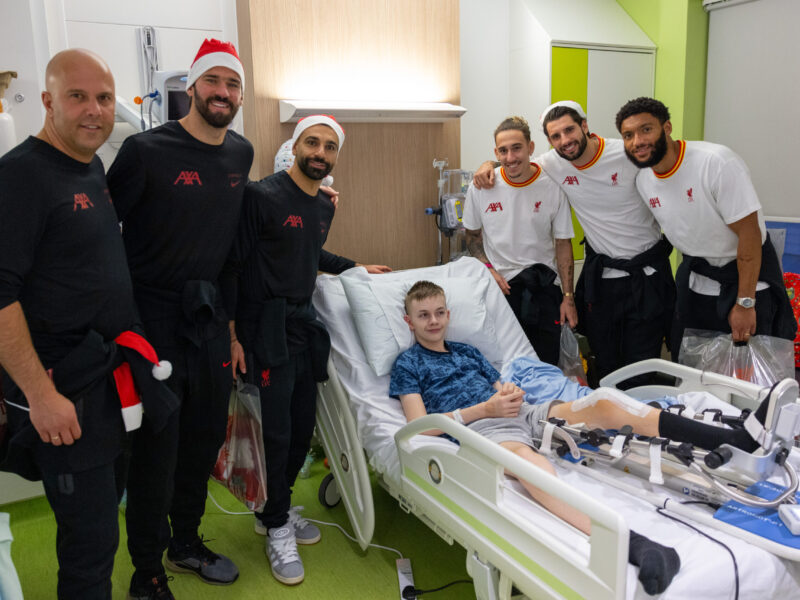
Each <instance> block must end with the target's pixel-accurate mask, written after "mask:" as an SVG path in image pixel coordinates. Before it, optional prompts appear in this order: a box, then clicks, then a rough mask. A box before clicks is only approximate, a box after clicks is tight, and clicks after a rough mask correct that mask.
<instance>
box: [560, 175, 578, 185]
mask: <svg viewBox="0 0 800 600" xmlns="http://www.w3.org/2000/svg"><path fill="white" fill-rule="evenodd" d="M561 185H580V183H578V176H577V175H567V176H566V177H565V178H564V181H563V182H561Z"/></svg>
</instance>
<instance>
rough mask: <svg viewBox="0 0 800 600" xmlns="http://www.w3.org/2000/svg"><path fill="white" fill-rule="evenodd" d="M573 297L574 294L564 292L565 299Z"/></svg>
mask: <svg viewBox="0 0 800 600" xmlns="http://www.w3.org/2000/svg"><path fill="white" fill-rule="evenodd" d="M572 295H573V293H572V292H564V298H569V297H570V296H572Z"/></svg>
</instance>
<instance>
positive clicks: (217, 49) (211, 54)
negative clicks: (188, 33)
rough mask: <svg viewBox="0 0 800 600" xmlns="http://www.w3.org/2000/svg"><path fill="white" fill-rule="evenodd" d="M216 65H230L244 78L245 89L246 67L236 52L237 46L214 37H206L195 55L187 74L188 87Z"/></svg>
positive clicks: (229, 66)
mask: <svg viewBox="0 0 800 600" xmlns="http://www.w3.org/2000/svg"><path fill="white" fill-rule="evenodd" d="M214 67H228V68H229V69H230V70H231V71H234V72H235V73H236V74H237V75H238V76H239V79H241V80H242V89H244V68H243V67H242V61H241V60H239V55H238V54H237V53H236V48H235V47H234V45H233V44H231V43H230V42H221V41H220V40H214V39H211V40H209V39H206V40H205V41H204V42H203V45H202V46H200V50H198V51H197V56H195V57H194V62H193V63H192V66H191V67H190V68H189V74H188V75H187V76H186V89H187V90H188V89H189V88H190V87H192V84H193V83H194V82H195V81H197V79H198V78H199V77H200V76H201V75H202V74H203V73H205V72H206V71H208V70H209V69H213V68H214Z"/></svg>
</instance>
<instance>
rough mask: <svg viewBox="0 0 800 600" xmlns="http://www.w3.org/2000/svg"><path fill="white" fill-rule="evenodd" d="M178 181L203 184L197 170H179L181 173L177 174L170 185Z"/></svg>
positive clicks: (188, 183)
mask: <svg viewBox="0 0 800 600" xmlns="http://www.w3.org/2000/svg"><path fill="white" fill-rule="evenodd" d="M178 182H181V183H183V185H194V184H195V183H197V185H203V182H202V181H200V175H198V173H197V171H181V174H180V175H178V178H177V179H176V180H175V183H173V184H172V185H178Z"/></svg>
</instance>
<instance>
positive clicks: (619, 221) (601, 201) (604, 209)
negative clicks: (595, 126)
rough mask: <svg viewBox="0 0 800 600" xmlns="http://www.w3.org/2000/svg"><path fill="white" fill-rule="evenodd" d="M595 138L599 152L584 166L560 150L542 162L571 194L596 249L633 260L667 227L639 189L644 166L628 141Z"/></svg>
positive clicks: (612, 255)
mask: <svg viewBox="0 0 800 600" xmlns="http://www.w3.org/2000/svg"><path fill="white" fill-rule="evenodd" d="M592 137H594V138H595V139H597V141H598V143H599V145H598V149H597V153H596V154H595V155H594V157H593V158H592V159H591V160H590V161H589V162H588V163H586V164H585V165H584V166H582V167H576V166H575V165H573V164H572V163H571V162H570V161H568V160H566V159H564V158H562V157H561V156H559V155H558V153H557V152H556V151H555V150H550V151H549V152H547V153H545V154H543V155H542V156H540V157H538V158H537V159H536V160H538V161H541V165H542V167H543V168H544V171H545V173H547V174H548V175H550V177H551V178H552V179H553V180H555V182H556V183H558V185H559V186H561V189H562V190H563V191H564V193H565V194H566V195H567V200H568V201H569V203H570V206H572V208H573V210H574V211H575V215H576V216H577V217H578V221H579V222H580V224H581V227H583V231H584V233H585V234H586V239H587V240H588V242H589V244H590V245H591V246H592V248H593V249H594V250H595V252H598V253H600V254H605V255H607V256H610V257H611V258H625V259H629V258H633V257H634V256H637V255H639V254H641V253H642V252H645V251H646V250H649V249H650V248H652V247H653V246H654V245H655V244H656V243H658V241H659V239H660V238H661V227H660V226H659V225H658V223H656V220H655V219H654V218H653V215H652V214H651V213H650V211H649V210H647V207H646V206H645V205H644V203H643V202H642V197H641V196H640V195H639V192H638V190H637V189H636V175H637V174H638V172H639V169H638V168H637V167H636V166H635V165H634V164H633V163H632V162H631V161H630V160H629V159H628V157H627V156H626V155H625V147H624V146H623V144H622V140H616V139H605V138H602V137H599V136H596V135H594V134H592ZM607 270H613V271H617V272H618V273H621V274H622V275H627V273H625V272H624V271H618V270H616V269H607Z"/></svg>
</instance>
